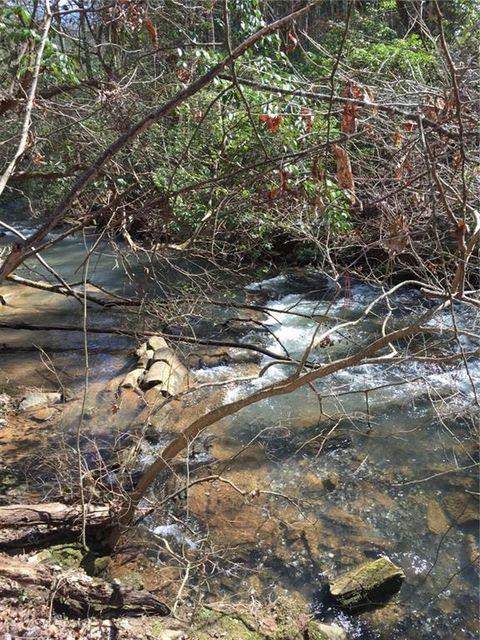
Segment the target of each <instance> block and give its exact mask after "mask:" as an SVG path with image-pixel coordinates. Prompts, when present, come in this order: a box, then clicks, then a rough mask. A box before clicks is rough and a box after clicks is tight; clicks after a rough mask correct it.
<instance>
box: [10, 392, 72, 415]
mask: <svg viewBox="0 0 480 640" xmlns="http://www.w3.org/2000/svg"><path fill="white" fill-rule="evenodd" d="M61 400H62V394H61V393H43V392H41V391H33V392H32V393H29V394H28V395H27V396H25V397H24V398H23V399H22V400H21V402H20V404H19V405H18V410H19V411H21V412H26V411H31V410H33V409H41V408H42V407H47V406H48V405H50V404H55V403H57V402H61Z"/></svg>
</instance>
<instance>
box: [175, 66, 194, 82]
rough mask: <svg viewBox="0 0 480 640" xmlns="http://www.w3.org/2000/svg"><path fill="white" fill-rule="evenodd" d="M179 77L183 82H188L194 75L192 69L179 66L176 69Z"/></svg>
mask: <svg viewBox="0 0 480 640" xmlns="http://www.w3.org/2000/svg"><path fill="white" fill-rule="evenodd" d="M175 73H176V75H177V78H178V79H179V80H181V81H182V82H188V81H189V80H190V78H191V77H192V70H191V69H186V68H185V67H178V68H177V69H176V71H175Z"/></svg>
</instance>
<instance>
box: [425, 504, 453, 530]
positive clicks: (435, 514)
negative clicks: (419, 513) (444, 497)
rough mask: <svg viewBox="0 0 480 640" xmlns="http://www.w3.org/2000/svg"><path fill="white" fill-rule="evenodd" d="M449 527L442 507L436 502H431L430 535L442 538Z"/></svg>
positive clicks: (429, 512) (429, 513)
mask: <svg viewBox="0 0 480 640" xmlns="http://www.w3.org/2000/svg"><path fill="white" fill-rule="evenodd" d="M449 526H450V523H449V521H448V518H447V516H446V515H445V512H444V511H443V509H442V507H441V505H440V504H439V503H438V502H437V501H436V500H430V501H429V503H428V505H427V527H428V530H429V531H430V533H433V534H435V535H438V536H441V535H443V534H444V533H445V531H447V529H448V528H449Z"/></svg>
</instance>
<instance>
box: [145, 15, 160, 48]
mask: <svg viewBox="0 0 480 640" xmlns="http://www.w3.org/2000/svg"><path fill="white" fill-rule="evenodd" d="M143 24H144V25H145V26H146V28H147V31H148V35H149V36H150V42H151V43H152V47H155V48H156V47H158V36H157V29H156V27H155V25H154V24H153V22H152V21H151V20H150V19H149V18H145V20H144V21H143Z"/></svg>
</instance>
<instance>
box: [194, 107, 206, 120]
mask: <svg viewBox="0 0 480 640" xmlns="http://www.w3.org/2000/svg"><path fill="white" fill-rule="evenodd" d="M204 116H205V113H204V112H203V111H200V109H195V111H192V118H193V120H194V122H201V121H202V120H203V118H204Z"/></svg>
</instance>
